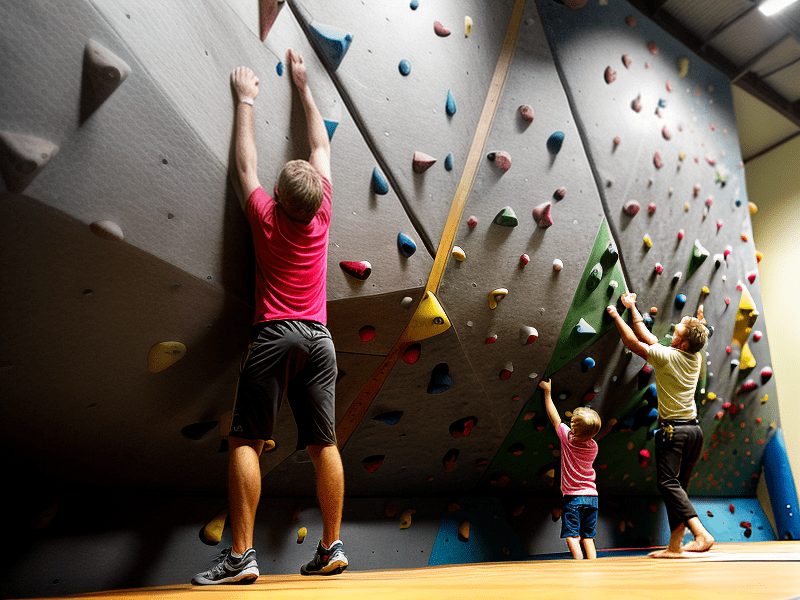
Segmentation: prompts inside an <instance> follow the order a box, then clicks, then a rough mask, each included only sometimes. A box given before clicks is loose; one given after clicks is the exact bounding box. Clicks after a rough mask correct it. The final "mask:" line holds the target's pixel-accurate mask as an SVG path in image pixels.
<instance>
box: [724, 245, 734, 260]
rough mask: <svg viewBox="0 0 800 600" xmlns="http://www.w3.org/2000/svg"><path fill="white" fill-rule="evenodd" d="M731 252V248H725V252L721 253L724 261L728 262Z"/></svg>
mask: <svg viewBox="0 0 800 600" xmlns="http://www.w3.org/2000/svg"><path fill="white" fill-rule="evenodd" d="M731 252H733V248H732V247H731V246H725V250H724V252H723V253H722V257H723V258H724V259H725V260H728V257H729V256H730V255H731Z"/></svg>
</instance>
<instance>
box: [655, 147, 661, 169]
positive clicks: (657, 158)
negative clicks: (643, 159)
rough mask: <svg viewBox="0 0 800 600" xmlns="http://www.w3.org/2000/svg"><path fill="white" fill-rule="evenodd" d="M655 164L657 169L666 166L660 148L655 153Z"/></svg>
mask: <svg viewBox="0 0 800 600" xmlns="http://www.w3.org/2000/svg"><path fill="white" fill-rule="evenodd" d="M653 166H654V167H655V168H656V169H660V168H661V167H663V166H664V161H663V160H662V159H661V153H660V152H659V151H658V150H656V152H655V154H653Z"/></svg>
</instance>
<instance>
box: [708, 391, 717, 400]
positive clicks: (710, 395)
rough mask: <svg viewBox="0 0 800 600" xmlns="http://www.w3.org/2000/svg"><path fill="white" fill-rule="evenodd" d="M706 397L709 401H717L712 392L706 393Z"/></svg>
mask: <svg viewBox="0 0 800 600" xmlns="http://www.w3.org/2000/svg"><path fill="white" fill-rule="evenodd" d="M706 397H707V398H708V399H709V400H716V399H717V395H716V394H715V393H714V392H708V395H707V396H706Z"/></svg>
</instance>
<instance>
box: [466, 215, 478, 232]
mask: <svg viewBox="0 0 800 600" xmlns="http://www.w3.org/2000/svg"><path fill="white" fill-rule="evenodd" d="M477 226H478V217H476V216H475V215H470V217H469V218H468V219H467V227H469V228H470V229H475V228H476V227H477Z"/></svg>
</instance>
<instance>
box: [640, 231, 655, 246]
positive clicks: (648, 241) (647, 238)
mask: <svg viewBox="0 0 800 600" xmlns="http://www.w3.org/2000/svg"><path fill="white" fill-rule="evenodd" d="M642 243H644V245H645V246H647V247H648V248H652V247H653V238H651V237H650V234H649V233H645V234H644V236H642Z"/></svg>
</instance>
